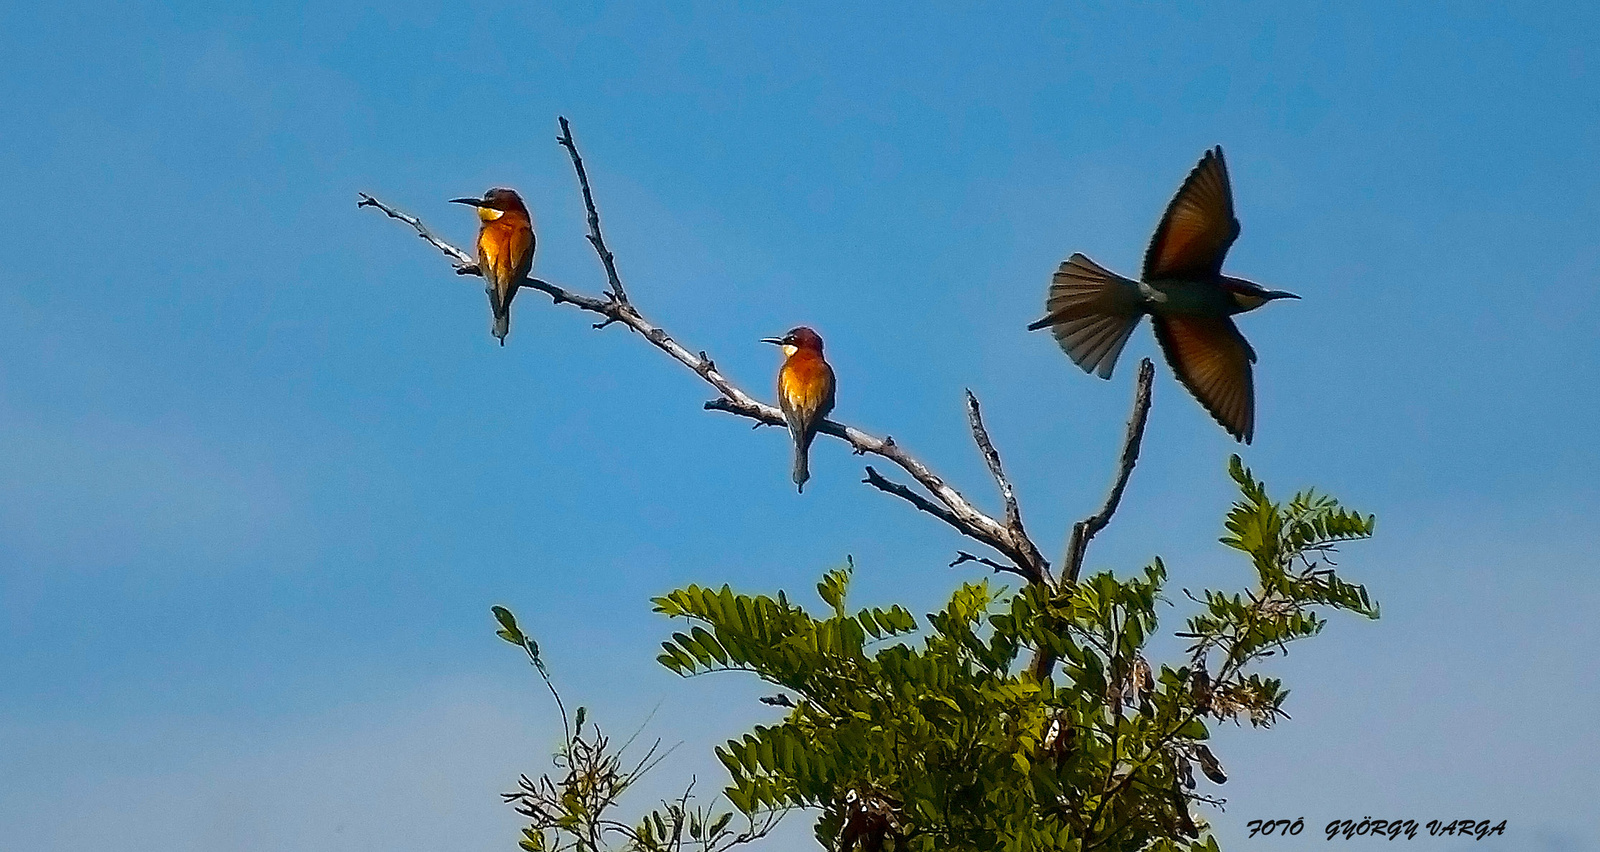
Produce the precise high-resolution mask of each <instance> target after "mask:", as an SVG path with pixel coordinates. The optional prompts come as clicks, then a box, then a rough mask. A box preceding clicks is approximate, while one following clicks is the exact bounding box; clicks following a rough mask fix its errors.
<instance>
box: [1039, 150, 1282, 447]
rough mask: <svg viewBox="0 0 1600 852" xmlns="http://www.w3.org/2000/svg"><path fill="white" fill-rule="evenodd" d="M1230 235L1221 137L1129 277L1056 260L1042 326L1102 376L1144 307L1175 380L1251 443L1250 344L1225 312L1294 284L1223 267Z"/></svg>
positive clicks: (1079, 258) (1087, 263)
mask: <svg viewBox="0 0 1600 852" xmlns="http://www.w3.org/2000/svg"><path fill="white" fill-rule="evenodd" d="M1238 236H1239V220H1238V219H1235V218H1234V216H1233V190H1232V189H1231V188H1230V187H1229V186H1228V166H1227V164H1226V163H1224V162H1223V160H1222V147H1221V146H1218V147H1216V148H1213V149H1211V150H1210V151H1207V152H1206V154H1205V156H1203V157H1201V158H1200V163H1199V165H1197V166H1195V167H1194V171H1192V172H1190V173H1189V179H1188V180H1185V181H1184V182H1183V186H1182V187H1181V188H1179V189H1178V194H1177V195H1176V196H1174V197H1173V199H1172V203H1171V204H1168V205H1167V212H1166V215H1164V216H1162V217H1161V224H1160V225H1157V226H1156V234H1155V236H1154V237H1153V238H1152V239H1151V240H1150V248H1148V249H1146V250H1145V254H1144V272H1143V274H1142V275H1141V276H1140V280H1139V281H1131V280H1129V279H1127V278H1123V277H1122V276H1120V275H1117V274H1116V273H1114V272H1111V271H1109V270H1107V269H1105V268H1104V267H1102V266H1100V265H1099V264H1097V263H1095V262H1094V261H1092V260H1090V259H1089V258H1087V257H1084V256H1083V255H1082V254H1077V253H1074V254H1073V255H1072V256H1071V257H1069V258H1067V259H1066V261H1065V262H1064V263H1062V264H1061V268H1059V269H1057V270H1056V274H1055V277H1054V279H1053V281H1052V283H1051V285H1050V293H1049V295H1048V296H1047V297H1046V299H1045V317H1044V319H1042V320H1039V321H1038V322H1036V323H1034V324H1032V325H1030V326H1028V330H1029V331H1034V330H1037V329H1041V328H1045V327H1046V326H1048V327H1049V328H1050V332H1051V333H1052V334H1054V335H1055V337H1056V342H1057V343H1059V344H1061V348H1062V349H1063V350H1065V351H1066V353H1067V355H1068V356H1070V357H1071V358H1072V360H1073V361H1075V362H1077V364H1078V366H1080V367H1082V368H1083V369H1084V371H1086V372H1090V373H1095V372H1098V373H1099V374H1100V378H1102V379H1109V378H1111V368H1112V367H1114V366H1116V363H1117V356H1118V355H1120V354H1121V353H1122V347H1123V345H1124V344H1126V343H1127V342H1128V337H1129V335H1131V334H1133V329H1134V327H1135V326H1137V325H1138V324H1139V318H1140V317H1142V316H1144V315H1145V314H1149V315H1150V321H1151V323H1152V324H1153V325H1154V326H1155V331H1156V340H1157V341H1159V342H1160V344H1161V351H1162V352H1164V353H1165V354H1166V356H1167V363H1168V364H1170V365H1171V366H1172V371H1173V372H1174V373H1176V374H1177V376H1178V380H1179V381H1181V382H1183V386H1184V387H1186V388H1188V389H1189V392H1190V393H1192V394H1194V398H1195V399H1197V400H1199V401H1200V404H1201V405H1203V406H1205V409H1206V411H1208V412H1210V413H1211V416H1212V417H1214V418H1216V420H1217V422H1218V423H1221V424H1222V428H1224V429H1226V430H1228V432H1229V434H1231V435H1233V437H1234V438H1235V439H1237V440H1240V441H1243V442H1245V443H1246V444H1248V443H1250V439H1251V437H1253V436H1254V434H1255V423H1256V412H1255V386H1254V385H1253V383H1252V380H1251V376H1250V365H1251V364H1253V363H1255V360H1256V353H1255V350H1253V349H1251V348H1250V344H1249V343H1248V342H1247V341H1246V340H1245V339H1244V335H1242V334H1240V333H1239V329H1238V327H1236V326H1235V325H1234V324H1233V320H1232V319H1230V317H1231V316H1232V315H1234V314H1238V313H1243V312H1245V311H1249V310H1254V309H1256V308H1259V307H1261V306H1262V305H1264V304H1266V303H1267V302H1270V301H1272V300H1273V299H1298V298H1300V297H1299V296H1296V295H1295V294H1293V293H1285V292H1283V291H1281V290H1268V289H1265V288H1263V287H1262V286H1261V285H1259V284H1255V283H1252V282H1250V281H1246V280H1244V279H1243V278H1234V277H1232V276H1228V275H1223V274H1222V259H1223V257H1224V256H1225V255H1227V253H1228V247H1229V246H1232V245H1233V241H1234V240H1235V239H1237V238H1238Z"/></svg>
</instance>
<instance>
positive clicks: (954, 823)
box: [656, 456, 1377, 852]
mask: <svg viewBox="0 0 1600 852" xmlns="http://www.w3.org/2000/svg"><path fill="white" fill-rule="evenodd" d="M1232 474H1233V476H1234V479H1235V480H1236V481H1237V482H1238V485H1239V488H1240V492H1241V499H1240V500H1239V502H1238V503H1237V504H1236V505H1235V506H1234V508H1233V511H1232V512H1231V513H1230V514H1229V516H1228V531H1229V533H1228V535H1227V536H1225V537H1224V538H1223V541H1224V542H1225V543H1227V544H1229V545H1230V546H1232V547H1234V548H1236V549H1238V550H1240V551H1242V552H1244V553H1245V554H1246V555H1247V556H1249V557H1250V560H1251V563H1252V565H1253V566H1254V567H1255V569H1256V575H1257V583H1256V585H1255V586H1254V587H1253V588H1251V589H1249V590H1246V591H1243V592H1239V593H1237V594H1232V595H1228V594H1223V593H1220V592H1206V593H1205V598H1204V600H1205V601H1206V602H1207V608H1206V611H1205V612H1204V613H1202V614H1200V615H1197V616H1195V617H1194V618H1191V619H1190V620H1189V622H1188V632H1187V633H1186V634H1185V635H1187V636H1189V637H1190V638H1191V639H1192V640H1193V646H1192V647H1191V648H1190V651H1189V657H1188V659H1186V660H1183V661H1180V662H1179V663H1177V664H1164V665H1160V666H1159V667H1153V666H1152V665H1151V663H1150V661H1149V660H1148V659H1147V657H1146V643H1147V640H1148V639H1149V637H1150V636H1151V635H1152V634H1153V633H1155V631H1156V629H1157V623H1158V618H1157V606H1158V604H1159V603H1160V602H1161V601H1162V597H1161V595H1162V590H1163V587H1164V585H1165V582H1166V578H1167V572H1166V567H1165V566H1164V565H1163V564H1162V562H1161V561H1160V560H1159V559H1158V560H1156V561H1155V562H1154V563H1152V564H1151V565H1150V566H1148V567H1147V568H1145V570H1144V571H1143V573H1142V574H1141V575H1140V576H1136V577H1132V578H1128V579H1119V578H1117V577H1116V576H1114V575H1112V574H1110V573H1101V574H1096V575H1093V576H1091V577H1088V578H1085V579H1084V580H1083V581H1082V582H1080V583H1077V584H1074V585H1072V586H1070V587H1067V588H1063V589H1059V590H1047V589H1045V588H1044V587H1042V586H1038V585H1027V586H1024V587H1023V588H1022V589H1020V590H1018V591H1017V592H1014V593H1006V592H1003V591H1001V590H998V589H996V588H994V587H992V586H991V585H990V584H989V582H988V581H983V582H979V583H966V584H963V585H962V586H961V588H959V589H957V590H956V592H955V593H954V594H953V595H952V596H951V598H950V600H949V602H948V603H947V604H946V605H945V607H944V609H942V610H941V611H939V612H937V613H932V614H930V615H928V616H927V617H926V618H925V619H924V620H923V623H920V624H919V623H918V621H917V620H916V619H915V618H913V617H912V615H911V613H910V612H908V611H907V610H905V609H904V608H902V607H898V606H891V607H888V608H863V609H858V610H854V611H852V610H851V609H850V608H849V607H848V606H847V590H848V584H849V578H850V576H851V572H852V570H853V566H846V567H845V568H841V569H837V570H834V571H830V572H829V573H828V574H826V575H824V577H823V579H822V582H820V583H819V584H818V592H819V594H820V596H821V598H822V600H823V602H824V603H825V604H827V606H828V611H827V612H826V613H824V614H821V615H812V614H810V613H808V612H807V611H806V610H805V608H803V607H801V606H799V605H797V604H795V603H793V602H791V601H790V600H788V598H787V596H786V595H785V594H783V593H781V592H780V593H779V594H778V595H777V596H775V597H768V596H765V595H742V594H736V593H734V592H733V591H732V590H731V589H729V588H728V587H726V586H724V587H723V588H722V589H720V590H712V589H708V588H704V587H700V586H689V587H686V588H683V589H679V590H677V591H674V592H672V593H670V594H667V595H664V596H662V597H659V598H657V599H656V608H657V610H658V611H660V612H662V613H664V614H666V615H668V616H672V617H675V618H682V619H685V620H687V621H688V622H689V623H690V624H691V625H692V626H691V627H690V628H689V629H688V630H687V631H684V632H679V633H675V634H673V636H672V638H671V639H670V640H669V641H667V642H665V643H663V652H662V654H661V656H660V658H659V659H660V661H661V663H662V664H663V665H665V666H666V667H668V668H670V669H672V670H673V671H676V672H679V673H680V674H686V675H687V674H696V673H701V672H712V671H740V672H748V673H751V674H754V675H756V676H757V677H759V678H761V679H762V680H763V681H766V682H768V683H770V684H772V685H774V686H776V687H779V688H781V689H782V690H784V693H785V695H786V697H787V698H788V701H787V702H785V704H787V705H792V709H791V710H790V711H789V713H788V715H787V717H786V718H785V719H784V720H783V721H782V722H781V723H780V724H777V725H770V726H757V727H756V728H755V729H754V730H752V731H751V732H750V733H748V734H745V735H744V736H743V737H741V738H739V739H736V740H733V741H730V742H729V743H728V744H727V745H726V746H725V747H723V748H722V749H719V750H718V757H719V758H720V759H721V760H722V762H723V765H724V766H726V767H727V769H728V772H729V774H730V776H731V777H732V784H731V785H730V786H729V788H728V789H727V791H726V795H727V796H728V798H729V800H730V801H732V802H733V803H734V805H735V806H737V807H739V808H740V809H741V810H742V811H746V812H759V811H762V810H768V809H772V808H786V807H806V808H816V809H819V810H820V811H821V813H822V816H821V818H820V819H819V820H818V822H817V828H816V831H817V838H818V840H819V841H821V842H822V843H823V845H824V846H825V847H827V848H835V849H840V850H847V849H858V848H859V849H868V850H882V849H893V850H926V852H932V850H946V849H962V850H1056V849H1059V850H1074V852H1085V851H1086V850H1143V849H1172V850H1203V849H1214V848H1215V841H1214V840H1212V839H1211V838H1210V837H1209V836H1208V835H1206V834H1205V833H1204V831H1203V824H1202V822H1201V821H1200V820H1198V819H1196V818H1195V817H1194V815H1193V814H1192V813H1191V808H1190V806H1191V804H1192V803H1195V802H1215V801H1217V800H1216V799H1214V797H1212V796H1211V795H1209V794H1206V793H1202V792H1198V791H1197V789H1196V781H1195V769H1196V768H1198V769H1199V770H1200V774H1203V775H1205V776H1206V777H1207V778H1208V779H1209V780H1211V781H1212V782H1214V783H1217V784H1220V783H1222V782H1224V781H1226V780H1227V776H1226V774H1225V772H1224V770H1223V769H1222V766H1221V764H1220V761H1219V760H1218V759H1217V758H1216V756H1215V755H1214V754H1213V753H1212V752H1211V749H1210V747H1209V746H1208V745H1207V743H1206V740H1207V739H1208V737H1209V728H1208V724H1207V723H1208V721H1209V722H1216V721H1235V722H1239V721H1241V720H1248V721H1249V722H1250V723H1251V724H1253V725H1270V724H1272V723H1273V722H1274V721H1275V720H1276V719H1277V718H1278V717H1280V716H1282V715H1283V711H1282V705H1283V700H1284V698H1285V696H1286V695H1287V692H1286V691H1285V690H1284V689H1283V687H1282V685H1281V683H1280V682H1279V681H1277V680H1275V679H1272V678H1266V677H1263V676H1261V675H1260V674H1259V673H1258V672H1256V671H1254V670H1253V666H1254V665H1255V664H1256V663H1258V662H1259V661H1260V660H1261V659H1262V658H1264V657H1267V656H1271V655H1272V654H1275V653H1279V652H1281V651H1283V650H1285V649H1286V648H1287V646H1288V644H1289V643H1290V642H1293V641H1295V640H1297V639H1301V638H1305V637H1307V636H1310V635H1313V634H1315V633H1316V632H1317V631H1318V630H1320V629H1321V627H1322V623H1323V622H1322V620H1321V619H1320V618H1319V617H1318V616H1317V615H1316V610H1317V609H1319V608H1320V609H1327V610H1341V609H1342V610H1349V611H1351V612H1355V613H1358V614H1361V615H1366V616H1369V617H1374V618H1375V617H1376V616H1377V608H1376V607H1375V606H1373V605H1372V604H1371V602H1370V601H1369V599H1368V598H1367V594H1366V591H1365V590H1364V589H1363V588H1362V587H1360V586H1357V585H1353V584H1350V583H1347V582H1345V581H1343V580H1341V579H1339V578H1338V577H1337V576H1336V575H1335V573H1334V572H1333V569H1332V568H1330V567H1327V565H1326V563H1325V557H1326V555H1327V554H1329V553H1330V552H1332V548H1333V547H1334V545H1336V544H1337V543H1339V542H1342V541H1349V540H1352V539H1359V538H1365V537H1367V536H1368V535H1370V534H1371V532H1372V526H1373V519H1372V518H1371V517H1370V516H1366V517H1363V516H1361V515H1358V514H1355V513H1352V512H1347V511H1345V510H1343V509H1341V508H1340V507H1339V506H1338V504H1337V503H1336V502H1334V501H1333V500H1332V499H1330V498H1326V497H1321V496H1318V495H1315V494H1312V493H1309V492H1308V493H1303V494H1299V495H1296V496H1295V497H1294V498H1293V499H1292V500H1290V501H1289V503H1288V504H1287V505H1286V506H1282V505H1279V504H1276V503H1274V502H1272V501H1271V500H1270V499H1269V498H1268V497H1267V495H1266V491H1265V488H1264V487H1262V486H1261V484H1260V483H1259V482H1258V481H1256V480H1255V479H1254V478H1253V477H1252V475H1251V474H1250V472H1249V471H1248V470H1246V469H1245V468H1244V467H1243V465H1242V464H1240V462H1239V460H1238V457H1237V456H1235V457H1234V459H1233V463H1232ZM1036 648H1044V649H1047V650H1048V651H1049V652H1050V653H1051V654H1052V655H1054V656H1055V657H1056V658H1057V659H1058V660H1060V663H1061V672H1062V674H1063V675H1064V677H1061V678H1059V679H1057V678H1054V677H1051V678H1046V679H1039V678H1036V677H1034V675H1033V674H1032V672H1031V671H1029V670H1028V667H1027V666H1024V665H1022V664H1021V658H1022V656H1023V655H1024V654H1025V652H1026V651H1028V650H1029V649H1036ZM869 817H870V818H869Z"/></svg>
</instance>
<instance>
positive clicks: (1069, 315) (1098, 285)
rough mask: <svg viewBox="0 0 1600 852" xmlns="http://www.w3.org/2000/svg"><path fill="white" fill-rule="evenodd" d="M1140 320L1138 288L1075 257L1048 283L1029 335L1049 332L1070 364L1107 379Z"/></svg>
mask: <svg viewBox="0 0 1600 852" xmlns="http://www.w3.org/2000/svg"><path fill="white" fill-rule="evenodd" d="M1142 316H1144V309H1143V304H1142V302H1141V300H1140V298H1139V285H1138V284H1135V283H1134V282H1132V281H1130V280H1128V279H1126V278H1123V277H1122V276H1120V275H1118V274H1116V273H1114V272H1112V271H1110V270H1108V269H1106V268H1105V267H1103V266H1101V265H1100V264H1098V263H1095V262H1094V261H1092V260H1090V259H1089V258H1087V257H1085V256H1084V255H1082V254H1076V253H1075V254H1073V255H1072V256H1071V257H1069V258H1067V259H1066V261H1065V262H1063V263H1062V264H1061V267H1060V268H1059V269H1057V270H1056V274H1055V276H1054V277H1053V278H1052V279H1051V283H1050V293H1049V295H1048V296H1047V297H1046V299H1045V317H1044V319H1041V320H1039V321H1038V322H1035V323H1033V324H1032V325H1030V326H1028V330H1029V331H1036V330H1038V329H1041V328H1046V327H1048V328H1049V329H1050V333H1051V334H1053V335H1055V338H1056V343H1058V344H1060V346H1061V349H1062V350H1063V351H1065V352H1066V353H1067V356H1068V357H1070V358H1071V359H1072V360H1073V363H1076V364H1077V365H1078V366H1079V367H1082V368H1083V370H1084V372H1087V373H1097V374H1099V376H1100V378H1102V379H1109V378H1111V371H1112V369H1113V368H1114V367H1116V365H1117V356H1119V355H1121V354H1122V347H1123V346H1125V345H1127V343H1128V338H1129V336H1131V335H1132V334H1133V330H1134V328H1136V327H1137V326H1138V325H1139V318H1140V317H1142Z"/></svg>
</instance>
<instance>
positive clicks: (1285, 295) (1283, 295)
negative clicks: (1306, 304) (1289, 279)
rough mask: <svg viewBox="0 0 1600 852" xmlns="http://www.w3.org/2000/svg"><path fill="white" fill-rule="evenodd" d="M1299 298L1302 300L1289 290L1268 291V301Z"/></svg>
mask: <svg viewBox="0 0 1600 852" xmlns="http://www.w3.org/2000/svg"><path fill="white" fill-rule="evenodd" d="M1298 298H1300V297H1299V296H1296V295H1295V294H1293V293H1291V292H1289V291H1288V290H1268V291H1267V299H1269V300H1271V299H1298Z"/></svg>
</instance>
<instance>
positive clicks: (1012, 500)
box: [967, 388, 1050, 583]
mask: <svg viewBox="0 0 1600 852" xmlns="http://www.w3.org/2000/svg"><path fill="white" fill-rule="evenodd" d="M967 425H968V426H971V427H972V439H973V440H974V441H976V442H977V444H978V450H979V451H980V452H982V453H983V461H984V463H985V464H987V465H988V466H989V475H990V476H992V477H994V482H995V485H996V486H998V487H999V489H1000V498H1001V500H1003V501H1004V502H1005V512H1006V521H1005V523H1006V528H1007V529H1009V530H1010V532H1011V538H1012V540H1013V541H1014V542H1016V543H1017V544H1019V545H1021V544H1025V545H1026V546H1027V547H1029V548H1032V547H1033V540H1032V539H1031V538H1029V537H1028V533H1027V531H1026V530H1024V529H1023V527H1022V509H1021V508H1020V507H1019V506H1018V505H1017V493H1016V490H1015V489H1013V488H1012V487H1011V480H1009V479H1007V478H1006V472H1005V468H1003V467H1002V466H1001V465H1000V452H999V451H998V450H996V449H995V448H994V442H993V441H990V440H989V430H988V429H986V428H984V425H983V409H982V407H980V406H979V405H978V397H977V396H976V395H974V394H973V393H972V390H971V389H970V388H969V389H967ZM1024 557H1025V558H1026V560H1027V562H1028V567H1030V568H1036V569H1037V570H1038V573H1037V574H1036V575H1035V576H1032V577H1030V579H1032V580H1035V581H1037V582H1041V583H1042V582H1049V579H1050V567H1049V564H1048V563H1046V562H1045V560H1044V556H1043V555H1041V554H1040V553H1039V552H1038V551H1037V550H1034V551H1033V552H1032V553H1027V554H1024Z"/></svg>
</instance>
